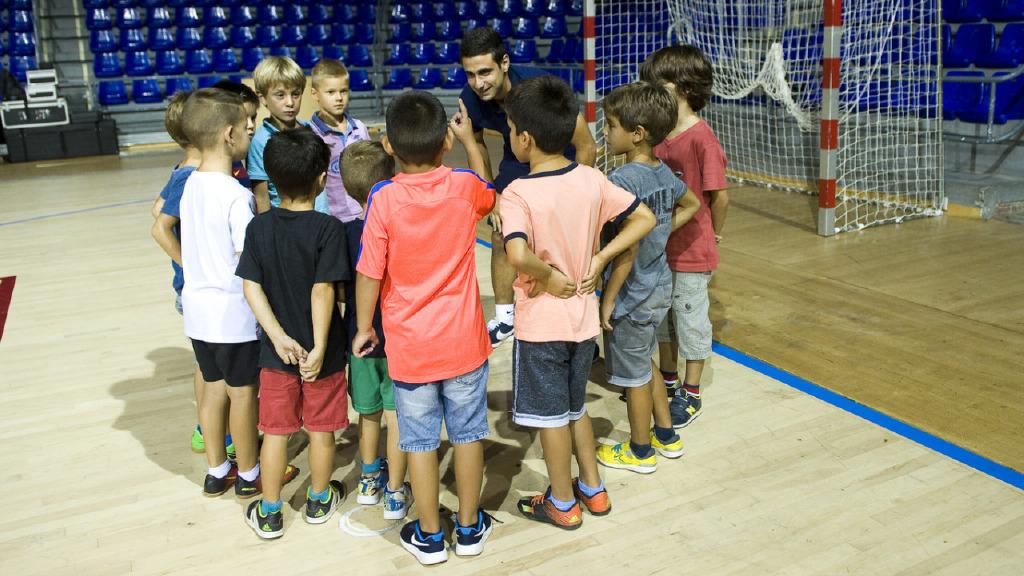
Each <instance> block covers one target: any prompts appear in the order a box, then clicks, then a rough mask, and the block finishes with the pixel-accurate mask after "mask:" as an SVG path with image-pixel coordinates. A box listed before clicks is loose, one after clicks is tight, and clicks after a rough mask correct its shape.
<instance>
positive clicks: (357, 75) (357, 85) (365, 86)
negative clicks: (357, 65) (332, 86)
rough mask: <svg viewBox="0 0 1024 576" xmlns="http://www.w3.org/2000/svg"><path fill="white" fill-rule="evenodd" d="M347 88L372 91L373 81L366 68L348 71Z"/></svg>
mask: <svg viewBox="0 0 1024 576" xmlns="http://www.w3.org/2000/svg"><path fill="white" fill-rule="evenodd" d="M348 78H349V90H351V91H353V92H372V91H373V90H374V86H373V82H372V81H371V80H370V75H369V74H368V73H367V72H366V70H350V71H349V73H348Z"/></svg>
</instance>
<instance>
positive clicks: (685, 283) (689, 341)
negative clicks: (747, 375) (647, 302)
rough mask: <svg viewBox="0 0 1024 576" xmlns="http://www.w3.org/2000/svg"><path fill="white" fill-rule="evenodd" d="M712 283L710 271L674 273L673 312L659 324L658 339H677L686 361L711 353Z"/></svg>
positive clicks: (669, 340)
mask: <svg viewBox="0 0 1024 576" xmlns="http://www.w3.org/2000/svg"><path fill="white" fill-rule="evenodd" d="M710 283H711V272H673V273H672V311H671V312H670V313H669V315H668V316H667V317H666V318H665V320H664V322H662V323H661V326H659V327H658V341H659V342H676V343H677V344H678V345H679V355H680V356H682V357H683V359H684V360H705V359H706V358H707V357H708V356H711V317H710V316H708V308H709V307H710V302H709V300H708V284H710Z"/></svg>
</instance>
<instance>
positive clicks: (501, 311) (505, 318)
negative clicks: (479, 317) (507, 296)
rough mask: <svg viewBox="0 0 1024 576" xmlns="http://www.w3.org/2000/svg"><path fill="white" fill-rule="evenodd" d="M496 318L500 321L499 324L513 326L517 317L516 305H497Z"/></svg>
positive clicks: (495, 306) (495, 309) (495, 308)
mask: <svg viewBox="0 0 1024 576" xmlns="http://www.w3.org/2000/svg"><path fill="white" fill-rule="evenodd" d="M494 317H495V318H497V319H498V322H501V323H503V324H508V325H509V326H511V325H512V323H513V321H514V320H515V317H516V305H515V304H495V305H494Z"/></svg>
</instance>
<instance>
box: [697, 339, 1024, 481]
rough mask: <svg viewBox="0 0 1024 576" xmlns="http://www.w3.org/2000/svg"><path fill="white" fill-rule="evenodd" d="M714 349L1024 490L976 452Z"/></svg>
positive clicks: (1011, 473)
mask: <svg viewBox="0 0 1024 576" xmlns="http://www.w3.org/2000/svg"><path fill="white" fill-rule="evenodd" d="M711 349H712V350H714V352H715V353H716V354H718V355H719V356H722V357H725V358H728V359H729V360H732V361H733V362H736V363H737V364H741V365H743V366H746V367H747V368H750V369H751V370H753V371H755V372H760V373H761V374H764V375H765V376H768V377H769V378H773V379H775V380H778V381H779V382H782V383H783V384H785V385H787V386H790V387H792V388H795V389H797V390H799V391H801V392H803V393H804V394H809V395H811V396H814V397H815V398H817V399H818V400H821V401H822V402H825V403H827V404H831V405H832V406H835V407H836V408H839V409H840V410H844V411H846V412H849V413H850V414H853V415H854V416H858V417H860V418H863V419H864V420H867V421H868V422H871V423H872V424H876V425H878V426H881V427H882V428H885V429H886V430H889V431H890V432H893V433H896V434H899V435H900V436H903V437H904V438H906V439H907V440H910V441H912V442H916V443H918V444H920V445H921V446H924V447H925V448H930V449H931V450H934V451H936V452H938V453H939V454H942V455H943V456H946V457H947V458H952V459H953V460H956V461H957V462H960V463H961V464H965V465H967V466H970V467H971V468H974V469H975V470H977V471H978V472H981V473H982V474H987V475H989V476H991V477H993V478H995V479H997V480H1002V481H1003V482H1006V483H1007V484H1009V485H1010V486H1013V487H1015V488H1018V489H1021V490H1024V474H1022V473H1020V472H1018V471H1016V470H1014V469H1012V468H1008V467H1006V466H1003V465H1002V464H998V463H996V462H993V461H991V460H989V459H988V458H985V457H984V456H980V455H978V454H975V453H974V452H971V451H969V450H966V449H964V448H961V447H959V446H957V445H956V444H952V443H950V442H947V441H945V440H943V439H941V438H938V437H936V436H932V435H931V434H929V433H927V432H925V431H923V430H920V429H918V428H915V427H913V426H911V425H909V424H906V423H904V422H900V421H899V420H896V419H895V418H892V417H890V416H886V415H885V414H882V413H881V412H879V411H877V410H874V409H872V408H868V407H867V406H864V405H863V404H858V403H857V402H854V401H853V400H850V399H849V398H845V397H843V396H840V395H839V394H836V393H835V392H832V391H830V390H826V389H824V388H822V387H821V386H818V385H817V384H812V383H810V382H808V381H807V380H804V379H803V378H800V377H799V376H796V375H793V374H790V373H789V372H786V371H784V370H780V369H779V368H776V367H774V366H772V365H771V364H768V363H767V362H762V361H761V360H758V359H757V358H753V357H751V356H747V355H746V354H744V353H742V352H739V351H738V350H734V349H732V348H730V347H728V346H726V345H725V344H721V343H719V342H714V343H713V344H712V346H711Z"/></svg>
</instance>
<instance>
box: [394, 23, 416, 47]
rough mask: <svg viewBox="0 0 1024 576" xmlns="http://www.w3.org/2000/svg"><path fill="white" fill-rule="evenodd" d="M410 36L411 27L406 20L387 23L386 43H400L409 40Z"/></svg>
mask: <svg viewBox="0 0 1024 576" xmlns="http://www.w3.org/2000/svg"><path fill="white" fill-rule="evenodd" d="M410 36H412V28H411V27H410V26H409V23H408V22H398V23H393V24H388V43H389V44H402V43H405V42H408V41H409V37H410Z"/></svg>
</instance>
